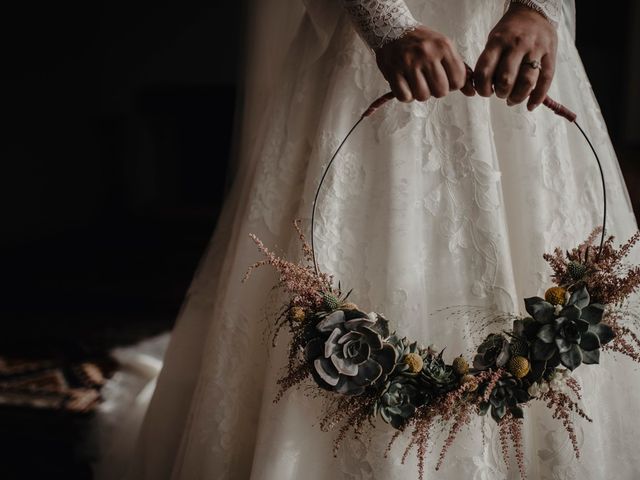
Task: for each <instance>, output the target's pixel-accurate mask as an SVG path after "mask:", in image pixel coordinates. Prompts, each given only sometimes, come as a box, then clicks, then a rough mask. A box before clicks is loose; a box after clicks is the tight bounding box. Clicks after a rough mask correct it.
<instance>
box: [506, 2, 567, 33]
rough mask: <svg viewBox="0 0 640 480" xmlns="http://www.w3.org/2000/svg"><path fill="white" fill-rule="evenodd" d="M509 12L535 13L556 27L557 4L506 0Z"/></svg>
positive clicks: (558, 10) (558, 11) (557, 17)
mask: <svg viewBox="0 0 640 480" xmlns="http://www.w3.org/2000/svg"><path fill="white" fill-rule="evenodd" d="M508 2H509V10H510V11H528V12H535V13H536V14H538V15H540V16H541V17H543V18H544V19H545V20H547V21H548V22H549V23H551V25H553V26H554V27H557V26H558V23H559V16H560V7H559V2H558V1H556V2H553V1H549V2H540V1H535V0H508Z"/></svg>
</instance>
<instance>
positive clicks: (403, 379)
mask: <svg viewBox="0 0 640 480" xmlns="http://www.w3.org/2000/svg"><path fill="white" fill-rule="evenodd" d="M425 400H426V397H424V395H421V393H420V389H419V388H418V386H417V385H416V383H415V379H414V378H412V377H408V376H405V375H398V376H396V377H394V378H393V379H392V380H390V381H387V382H386V384H385V388H384V390H383V391H382V395H380V398H378V400H377V401H376V403H375V404H374V406H373V409H374V410H373V412H374V415H377V414H380V416H381V417H382V419H383V420H384V421H385V422H387V423H389V424H391V426H393V427H394V428H400V427H401V426H402V425H403V424H404V422H405V421H406V420H407V419H408V418H409V417H411V416H412V415H413V414H414V413H415V411H416V408H417V407H418V406H420V405H422V404H424V401H425Z"/></svg>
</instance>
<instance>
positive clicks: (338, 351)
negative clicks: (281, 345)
mask: <svg viewBox="0 0 640 480" xmlns="http://www.w3.org/2000/svg"><path fill="white" fill-rule="evenodd" d="M391 98H392V95H391V94H386V95H384V96H383V97H380V98H379V99H378V100H376V101H375V102H374V103H373V104H372V105H371V107H369V108H368V109H367V110H366V111H365V113H364V114H363V115H362V116H361V117H360V119H359V120H358V122H356V124H355V125H354V126H353V127H352V129H351V130H350V131H349V133H348V134H347V136H346V137H345V138H344V140H343V141H342V143H341V144H340V146H339V147H338V149H337V150H336V152H335V154H334V155H333V157H332V158H331V160H330V161H329V163H328V165H327V166H326V168H325V170H324V173H323V175H322V178H321V179H320V182H319V184H318V189H317V191H316V195H315V199H314V202H313V212H312V216H311V244H309V243H308V242H307V240H306V237H305V235H304V233H303V232H302V228H301V226H300V221H298V220H296V221H295V222H294V227H295V228H296V230H297V232H298V235H299V238H300V243H301V248H302V260H301V261H300V262H290V261H288V260H286V259H284V258H282V257H280V256H278V255H276V254H275V253H274V252H273V251H271V250H270V249H269V248H268V247H266V246H265V245H264V244H263V243H262V242H261V241H260V240H259V238H258V237H257V236H255V235H254V234H251V238H252V239H253V240H254V242H255V243H256V244H257V246H258V249H259V250H260V251H261V252H262V253H263V254H264V257H265V258H264V259H263V260H261V261H258V262H256V263H255V264H253V265H251V266H250V267H249V270H248V271H247V273H246V275H245V277H244V279H243V281H244V280H246V279H247V278H248V277H249V275H250V273H251V271H252V270H254V269H255V268H258V267H260V266H263V265H271V266H272V267H274V268H275V269H276V270H277V272H278V273H279V282H278V287H280V288H282V289H283V290H284V292H285V293H286V295H287V296H288V301H287V302H286V303H285V304H284V305H283V307H282V309H281V311H280V313H279V315H277V316H276V320H275V326H276V329H275V334H274V337H273V340H274V342H275V339H276V337H277V335H278V333H279V332H280V331H281V330H282V329H286V330H287V331H288V332H289V344H288V362H287V368H286V373H285V374H284V376H282V377H281V378H280V379H279V380H278V384H279V387H280V388H279V391H278V393H277V395H276V397H275V399H274V402H277V401H279V400H280V399H281V398H282V396H283V395H284V393H285V392H286V391H287V390H289V389H290V388H292V387H294V386H300V385H301V384H303V383H304V382H307V381H308V380H311V381H312V382H313V383H312V385H314V386H315V387H314V388H313V389H311V390H306V391H307V393H309V392H311V393H310V394H311V395H313V396H319V395H322V396H325V397H326V398H328V399H329V403H328V404H327V407H326V410H325V411H324V412H322V417H321V421H320V427H321V428H322V429H323V430H325V431H329V430H337V435H336V437H335V440H334V454H335V453H336V452H337V451H338V449H339V448H340V445H341V443H342V441H343V440H344V439H345V437H346V436H347V435H348V434H349V433H350V432H352V434H353V435H354V436H360V435H363V434H364V433H365V431H366V429H367V428H373V426H374V423H373V420H374V419H375V418H376V417H380V418H382V420H383V421H384V422H386V423H388V424H389V425H391V427H393V429H395V433H394V434H393V435H392V436H391V438H390V441H389V444H388V446H387V449H386V451H385V452H384V455H385V456H387V454H388V453H389V451H390V449H391V446H392V445H393V443H394V442H395V440H396V439H397V438H398V437H399V436H400V435H401V433H403V432H409V437H410V440H409V443H408V445H407V446H406V448H405V450H404V454H403V457H402V462H403V463H404V462H405V460H406V458H407V456H408V454H409V453H410V452H411V451H412V449H415V450H416V453H417V457H418V473H419V478H420V479H422V478H423V477H424V460H425V457H426V455H427V449H428V447H429V444H430V440H431V437H432V433H433V432H434V431H435V430H441V429H442V428H443V427H444V428H445V429H447V431H448V434H447V436H446V438H445V440H444V443H443V444H442V446H441V448H440V454H439V458H438V460H437V464H436V470H437V469H439V468H441V466H442V465H443V462H444V460H445V456H446V453H447V450H448V449H449V447H450V446H451V444H452V443H453V441H454V440H455V438H456V436H457V435H458V434H459V433H460V431H461V430H462V428H463V427H465V426H466V425H469V424H471V422H472V420H473V419H474V418H475V417H476V416H485V415H489V416H490V417H491V418H492V419H493V421H495V422H496V423H497V426H498V432H499V438H500V445H501V449H502V453H503V455H504V457H505V461H506V463H507V465H508V464H509V457H510V451H511V448H510V446H512V447H513V450H514V451H515V459H516V462H517V465H518V468H519V470H520V474H521V476H522V477H523V478H524V477H526V472H525V466H524V454H523V438H522V437H523V436H522V427H523V419H524V414H525V408H526V407H527V406H528V405H530V404H531V403H532V402H536V401H537V402H542V403H543V404H544V405H545V406H546V407H547V408H548V409H549V410H550V411H551V414H552V416H553V418H554V419H556V420H557V421H558V422H559V423H561V424H562V426H563V427H564V429H565V430H566V432H567V435H568V437H569V439H570V441H571V443H572V445H573V449H574V452H575V455H576V457H579V456H580V450H579V446H578V440H577V436H576V433H575V429H574V423H573V418H574V417H575V415H576V414H577V415H578V416H580V417H582V418H583V419H584V420H586V421H589V422H591V421H592V420H591V418H590V417H589V416H588V415H587V413H586V412H585V411H584V410H583V409H582V407H581V406H580V401H581V399H582V393H581V385H580V384H579V383H578V381H577V380H576V379H575V378H574V377H573V376H572V375H571V374H572V372H573V371H575V370H576V369H577V368H579V367H583V366H587V365H588V366H591V365H596V364H598V363H599V361H600V356H601V353H606V352H611V353H618V354H622V355H624V356H626V357H628V358H629V359H631V360H632V361H634V362H638V363H640V339H639V337H638V336H637V335H636V333H634V331H633V330H632V329H631V328H630V327H629V325H630V324H632V323H634V322H633V320H634V319H636V320H637V319H638V314H637V312H635V311H634V310H633V308H632V307H631V306H630V303H629V300H630V297H631V295H632V294H634V293H635V292H636V291H637V290H638V289H639V288H640V266H634V265H629V264H628V263H627V261H626V260H627V257H628V255H629V253H630V252H631V250H632V248H633V247H634V246H635V245H636V244H637V243H638V241H640V232H638V233H636V234H635V235H633V236H632V237H631V238H630V239H629V240H628V241H627V242H625V243H624V244H623V245H619V246H616V245H615V244H614V242H615V239H614V237H613V236H607V235H606V233H605V227H606V190H605V189H604V187H605V182H604V173H603V171H602V166H601V164H600V160H599V159H598V156H597V153H596V151H595V150H594V149H593V146H592V145H591V142H590V141H589V139H588V137H587V135H586V134H585V133H584V131H583V130H582V128H581V127H580V126H579V125H578V123H577V122H576V121H575V120H576V117H575V115H574V114H573V113H572V112H570V111H569V110H568V109H566V108H565V107H563V106H562V105H560V104H558V103H556V102H554V101H553V100H551V99H549V98H547V99H546V100H545V102H544V104H545V105H546V106H547V107H549V108H550V109H551V110H552V111H554V112H555V113H556V114H558V115H561V116H563V117H564V118H566V119H567V120H568V121H570V122H572V123H574V124H575V125H576V126H577V128H578V129H579V130H580V132H581V133H582V135H583V136H584V138H585V140H586V141H587V142H588V143H589V146H590V147H591V150H592V152H593V154H594V157H595V159H596V161H597V164H598V167H599V169H600V174H601V178H602V186H603V193H604V195H603V199H604V201H603V203H604V209H603V221H602V226H600V227H598V228H596V229H595V230H594V231H593V233H592V234H591V235H590V236H589V238H587V239H586V240H585V241H584V242H583V243H581V244H579V245H578V246H576V247H575V248H573V249H571V250H569V251H563V250H560V249H556V250H554V251H553V252H551V253H546V254H544V255H543V257H544V259H545V260H546V261H547V262H548V263H549V265H550V267H551V269H552V271H553V274H552V276H551V278H550V279H549V284H548V286H547V287H548V288H547V290H546V293H545V295H544V298H540V297H530V298H526V299H525V300H524V307H525V310H526V312H527V315H517V314H510V313H509V314H502V313H501V314H495V315H494V316H493V318H492V316H491V315H488V317H487V321H488V323H492V324H495V323H498V322H500V323H503V324H504V323H505V322H510V324H511V328H510V329H509V330H507V331H503V332H499V333H491V334H489V335H488V336H486V337H485V338H484V340H483V341H482V342H480V344H479V345H478V347H477V350H476V352H475V355H473V357H472V358H471V357H470V358H465V357H464V356H463V355H459V356H456V357H454V358H453V359H452V361H451V363H448V362H447V360H446V359H445V355H444V350H440V351H438V350H436V349H435V348H434V347H424V346H423V345H422V344H421V343H420V342H419V341H418V340H416V339H411V338H407V337H406V336H403V335H402V334H401V333H399V332H395V331H391V329H390V321H389V319H387V318H385V316H384V315H383V314H381V313H378V312H367V310H366V309H362V308H360V307H359V306H358V305H356V304H355V303H352V302H351V293H352V292H351V291H348V292H346V293H345V292H344V291H343V289H342V288H341V285H340V283H338V284H337V285H336V284H335V282H334V278H333V276H332V275H330V274H327V273H324V272H321V271H320V270H319V268H318V265H317V261H316V250H315V248H314V220H315V211H316V206H317V203H318V202H317V200H318V195H319V192H320V189H321V186H322V184H323V181H324V179H325V177H326V174H327V172H328V171H329V168H330V167H331V165H332V163H333V162H334V160H335V159H336V158H337V155H338V153H339V151H340V149H341V148H342V146H343V145H344V143H345V142H346V140H347V139H348V138H349V136H350V134H351V133H352V132H353V131H354V130H355V129H356V127H357V126H358V125H359V124H360V122H362V120H363V119H364V118H366V117H368V116H370V115H371V114H373V113H374V112H375V111H376V110H377V109H378V108H379V107H380V106H381V105H382V104H384V103H385V102H386V101H388V100H389V99H391ZM481 338H482V337H481ZM425 343H430V342H425ZM274 345H275V343H274Z"/></svg>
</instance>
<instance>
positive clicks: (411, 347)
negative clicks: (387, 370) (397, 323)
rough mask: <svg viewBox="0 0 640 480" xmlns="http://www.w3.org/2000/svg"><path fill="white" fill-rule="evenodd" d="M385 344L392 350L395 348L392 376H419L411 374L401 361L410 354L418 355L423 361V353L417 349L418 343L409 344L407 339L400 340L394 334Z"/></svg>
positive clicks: (407, 366)
mask: <svg viewBox="0 0 640 480" xmlns="http://www.w3.org/2000/svg"><path fill="white" fill-rule="evenodd" d="M386 342H387V343H389V344H390V345H392V346H393V348H395V350H396V356H397V359H398V361H397V363H396V366H395V368H394V369H393V372H392V374H393V375H409V376H416V375H419V373H412V372H411V371H410V369H409V365H407V364H406V363H404V362H403V361H402V359H403V358H404V357H405V356H406V355H408V354H410V353H415V354H418V355H420V356H421V357H422V359H423V360H424V358H425V352H423V351H422V350H421V349H420V348H419V347H418V342H409V340H408V339H407V337H402V338H400V337H398V336H397V335H396V334H395V332H394V333H393V334H392V335H391V336H390V337H389V338H387V339H386Z"/></svg>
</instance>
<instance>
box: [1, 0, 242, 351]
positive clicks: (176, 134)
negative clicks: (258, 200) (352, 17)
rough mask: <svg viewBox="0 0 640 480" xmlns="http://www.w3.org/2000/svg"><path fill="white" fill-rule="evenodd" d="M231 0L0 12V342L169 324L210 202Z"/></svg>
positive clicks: (237, 17) (232, 72) (225, 122)
mask: <svg viewBox="0 0 640 480" xmlns="http://www.w3.org/2000/svg"><path fill="white" fill-rule="evenodd" d="M243 4H244V2H207V3H204V2H180V3H178V4H176V3H175V2H157V1H156V2H149V1H144V2H122V1H109V2H85V3H83V4H77V5H72V4H66V3H65V2H63V3H48V4H43V5H40V4H38V5H37V6H36V5H35V4H29V3H24V2H22V3H20V2H12V3H11V4H9V5H8V6H5V7H4V8H3V14H2V17H1V18H2V20H0V22H1V24H0V41H1V44H2V46H3V47H2V50H3V55H2V64H3V80H2V81H3V88H2V96H3V102H2V117H3V118H4V120H5V122H4V125H5V126H4V127H3V135H2V137H3V140H2V142H1V143H0V158H2V175H1V176H0V209H1V215H2V222H1V223H0V224H1V225H2V227H1V228H2V235H1V236H0V247H1V248H2V271H3V274H2V283H3V285H2V292H3V297H4V300H3V301H2V302H0V316H1V318H2V319H3V320H4V322H3V323H5V324H6V325H10V329H11V330H10V331H9V332H8V333H9V334H10V335H5V336H4V338H5V339H6V338H11V342H12V343H14V340H15V339H24V340H25V342H26V343H30V339H32V338H34V337H36V338H37V337H44V338H45V339H47V340H50V337H51V336H54V337H56V339H61V338H63V339H64V338H73V337H79V336H82V337H87V336H88V337H91V338H92V339H93V340H95V338H94V337H96V338H97V337H100V335H103V334H104V329H105V328H107V329H111V328H112V326H113V330H115V331H114V332H112V333H114V334H117V335H119V336H122V335H125V336H126V333H123V331H122V330H120V329H118V327H119V326H122V325H127V326H128V328H129V329H130V330H131V331H136V329H142V330H145V329H146V330H148V329H149V328H151V330H155V329H162V328H168V327H169V326H170V325H171V322H172V321H173V318H174V316H175V314H176V311H177V308H178V306H179V304H180V301H181V299H182V297H183V295H184V291H185V288H186V286H187V284H188V282H189V280H190V278H191V275H192V273H193V269H194V268H195V264H196V262H197V260H198V258H199V256H200V255H201V253H202V250H203V249H204V247H205V245H206V242H207V240H208V238H209V236H210V234H211V231H212V229H213V226H214V224H215V218H216V213H217V211H218V209H219V206H220V202H221V199H222V193H223V186H224V180H225V166H226V163H227V160H228V156H229V148H230V140H231V134H232V126H233V114H234V107H235V95H236V81H237V77H238V69H239V65H240V61H239V56H240V52H241V39H242V38H243V32H242V27H241V25H242V21H241V16H242V13H243V12H242V9H243ZM149 325H153V326H152V327H149ZM137 333H139V332H137ZM132 335H133V336H135V335H136V334H132Z"/></svg>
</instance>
